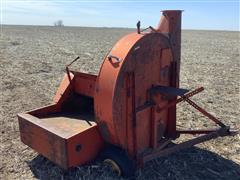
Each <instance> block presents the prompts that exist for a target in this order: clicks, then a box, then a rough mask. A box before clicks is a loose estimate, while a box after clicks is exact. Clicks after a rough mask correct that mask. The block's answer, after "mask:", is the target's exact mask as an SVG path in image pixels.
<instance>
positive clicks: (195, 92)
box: [136, 87, 204, 112]
mask: <svg viewBox="0 0 240 180" xmlns="http://www.w3.org/2000/svg"><path fill="white" fill-rule="evenodd" d="M203 90H204V88H203V87H199V88H197V89H195V90H193V91H191V92H189V93H187V94H185V95H184V96H182V97H181V98H179V99H177V100H176V102H175V101H173V102H171V103H168V104H167V105H166V106H164V107H162V108H159V109H158V110H157V112H160V111H163V110H165V109H168V108H169V107H171V106H173V105H175V104H177V103H180V102H182V101H184V98H186V97H192V96H194V95H195V94H198V93H200V92H201V91H203ZM154 105H156V104H155V103H154V102H151V101H147V102H145V104H143V105H141V106H138V107H137V108H136V112H139V111H142V110H144V109H147V108H149V107H151V106H154Z"/></svg>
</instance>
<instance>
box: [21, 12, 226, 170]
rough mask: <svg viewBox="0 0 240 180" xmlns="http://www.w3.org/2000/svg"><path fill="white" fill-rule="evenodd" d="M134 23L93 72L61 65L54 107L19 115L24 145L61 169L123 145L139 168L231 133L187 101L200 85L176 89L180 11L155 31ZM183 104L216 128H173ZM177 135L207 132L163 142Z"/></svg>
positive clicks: (168, 14) (165, 15)
mask: <svg viewBox="0 0 240 180" xmlns="http://www.w3.org/2000/svg"><path fill="white" fill-rule="evenodd" d="M137 27H138V29H137V32H134V33H131V34H128V35H126V36H124V37H123V38H122V39H120V40H119V41H118V42H117V43H116V44H115V46H114V47H113V48H112V49H111V51H110V52H109V53H108V54H107V55H106V57H105V59H104V61H103V64H102V67H101V69H100V72H99V75H98V76H95V75H90V74H86V73H80V72H75V71H70V70H69V68H68V66H67V69H66V70H67V74H65V76H64V79H63V81H62V83H61V84H60V87H59V89H58V91H57V93H56V95H55V98H54V104H53V105H50V106H47V107H43V108H40V109H37V110H33V111H30V112H27V113H23V114H19V125H20V132H21V139H22V141H23V142H24V143H25V144H27V145H29V146H30V147H32V148H33V149H35V150H36V151H38V152H39V153H41V154H43V155H44V156H46V157H47V158H49V159H50V160H52V161H53V162H55V163H57V164H59V165H60V166H62V167H64V168H68V167H72V166H77V165H81V164H84V163H86V162H89V161H91V160H93V159H94V158H95V157H96V155H97V154H98V153H99V151H101V149H102V147H103V145H104V143H109V144H112V145H116V146H118V147H120V148H122V149H124V150H126V151H127V152H128V155H129V156H130V157H131V158H132V159H134V160H136V162H138V165H143V164H142V163H141V162H146V161H148V160H151V159H153V158H156V157H159V156H164V155H168V154H170V153H173V152H176V151H178V150H181V149H183V148H187V147H190V146H193V145H195V144H198V143H201V142H204V141H207V140H210V139H213V138H216V137H218V136H225V135H229V132H230V131H229V128H228V127H226V126H225V125H224V124H222V123H221V122H220V121H219V120H218V119H216V118H215V117H213V116H212V115H210V114H209V113H207V112H206V111H205V110H204V109H202V108H200V107H199V106H197V105H196V104H195V103H194V102H192V101H191V100H190V99H189V97H191V96H193V95H195V94H197V93H199V92H200V91H202V90H203V88H198V89H196V90H194V91H192V92H189V93H187V92H188V90H184V89H179V75H180V57H181V53H180V51H181V49H180V47H181V11H163V16H162V18H161V21H160V23H159V26H158V28H157V29H154V28H152V27H149V28H147V29H144V30H141V29H140V22H139V23H138V25H137ZM146 30H148V31H146ZM149 30H150V31H149ZM77 59H78V58H77ZM77 59H75V60H74V61H76V60H77ZM74 61H73V62H74ZM154 87H155V88H154ZM162 87H165V89H164V91H163V89H162ZM166 87H168V88H166ZM153 90H155V93H153ZM156 92H157V93H156ZM178 96H180V97H181V98H179V99H177V97H178ZM181 101H187V102H188V103H189V104H191V105H192V106H193V107H195V108H196V109H197V110H199V111H200V112H202V113H203V114H204V115H205V116H207V117H209V118H210V119H211V120H213V121H214V122H215V123H217V124H219V125H220V126H221V127H222V128H221V129H217V130H215V131H214V130H191V131H187V130H176V104H177V103H179V102H181ZM182 133H189V134H198V133H199V134H205V133H206V135H203V136H201V137H198V138H195V139H192V140H190V141H187V142H184V143H181V144H179V145H177V146H175V147H171V148H169V147H167V146H168V145H169V144H170V143H171V141H172V140H174V139H176V138H177V137H179V135H180V134H182ZM149 151H150V153H149Z"/></svg>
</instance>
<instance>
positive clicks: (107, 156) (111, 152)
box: [100, 146, 136, 177]
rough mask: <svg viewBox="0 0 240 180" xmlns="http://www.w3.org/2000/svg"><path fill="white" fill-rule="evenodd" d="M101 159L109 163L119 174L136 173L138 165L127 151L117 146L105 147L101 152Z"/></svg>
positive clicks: (128, 175)
mask: <svg viewBox="0 0 240 180" xmlns="http://www.w3.org/2000/svg"><path fill="white" fill-rule="evenodd" d="M100 158H101V160H102V161H103V162H104V163H106V164H107V165H109V166H110V167H111V169H112V170H113V171H114V172H115V173H117V175H118V176H123V177H132V176H134V174H135V171H136V166H135V163H134V161H133V160H131V159H130V158H129V157H128V155H127V153H126V152H125V151H124V150H122V149H120V148H118V147H115V146H110V147H107V148H106V149H104V150H103V151H102V152H101V154H100Z"/></svg>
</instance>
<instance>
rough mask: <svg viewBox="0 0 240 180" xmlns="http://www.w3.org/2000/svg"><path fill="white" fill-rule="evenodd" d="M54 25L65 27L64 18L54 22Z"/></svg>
mask: <svg viewBox="0 0 240 180" xmlns="http://www.w3.org/2000/svg"><path fill="white" fill-rule="evenodd" d="M54 26H55V27H63V26H64V25H63V21H62V20H58V21H56V22H54Z"/></svg>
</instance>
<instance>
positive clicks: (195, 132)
mask: <svg viewBox="0 0 240 180" xmlns="http://www.w3.org/2000/svg"><path fill="white" fill-rule="evenodd" d="M217 130H218V129H205V130H204V129H198V130H190V129H189V130H183V129H178V130H177V132H178V133H180V134H193V135H194V134H208V133H211V132H215V131H217Z"/></svg>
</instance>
